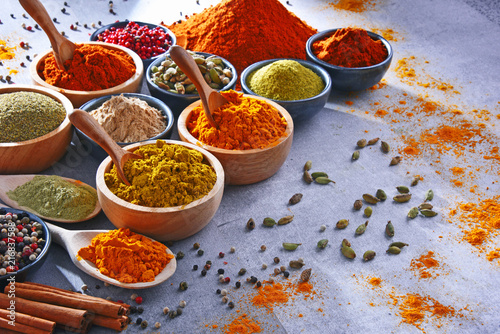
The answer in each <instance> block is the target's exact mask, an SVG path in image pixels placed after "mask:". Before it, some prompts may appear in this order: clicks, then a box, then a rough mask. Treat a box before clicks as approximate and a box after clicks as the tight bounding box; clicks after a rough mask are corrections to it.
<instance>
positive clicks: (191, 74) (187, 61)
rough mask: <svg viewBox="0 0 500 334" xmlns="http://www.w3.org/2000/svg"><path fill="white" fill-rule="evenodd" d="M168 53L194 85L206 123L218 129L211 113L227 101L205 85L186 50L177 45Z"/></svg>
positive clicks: (196, 66)
mask: <svg viewBox="0 0 500 334" xmlns="http://www.w3.org/2000/svg"><path fill="white" fill-rule="evenodd" d="M169 53H170V57H171V58H172V60H173V61H174V62H175V63H176V64H177V66H179V68H180V69H181V70H182V72H184V74H186V75H187V77H188V78H189V79H190V80H191V81H192V82H193V83H194V85H195V87H196V89H197V90H198V94H200V98H201V103H202V104H203V110H204V111H205V115H206V116H207V119H208V122H209V123H210V125H212V126H213V127H214V128H216V129H218V128H219V126H218V125H217V123H215V121H214V119H213V117H212V112H213V111H214V110H217V109H219V108H220V107H222V106H223V105H224V104H226V103H228V101H227V100H226V98H225V97H224V96H222V95H221V94H220V93H219V92H217V91H216V90H214V89H212V88H211V87H210V86H209V85H208V84H207V82H206V81H205V79H204V78H203V75H202V74H201V72H200V69H199V68H198V65H196V62H195V61H194V59H193V57H192V56H191V55H190V54H189V53H187V51H186V50H184V49H183V48H182V47H180V46H178V45H174V46H172V47H171V48H170V49H169Z"/></svg>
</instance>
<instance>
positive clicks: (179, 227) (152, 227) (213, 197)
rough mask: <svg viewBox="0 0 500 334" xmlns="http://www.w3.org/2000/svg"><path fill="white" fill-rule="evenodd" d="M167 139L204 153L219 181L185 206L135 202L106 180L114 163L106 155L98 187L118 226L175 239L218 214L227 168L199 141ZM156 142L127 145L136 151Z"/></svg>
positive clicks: (187, 235) (199, 228) (199, 227)
mask: <svg viewBox="0 0 500 334" xmlns="http://www.w3.org/2000/svg"><path fill="white" fill-rule="evenodd" d="M164 142H165V143H166V144H178V145H183V146H185V147H188V148H191V149H194V150H197V151H199V152H201V153H202V154H203V156H204V157H205V160H206V162H207V163H208V164H210V165H211V166H212V167H213V168H214V170H215V172H216V174H217V181H216V182H215V185H214V187H213V188H212V190H211V191H210V192H209V193H208V194H207V195H205V196H204V197H202V198H200V199H198V200H196V201H193V202H191V203H189V204H187V205H185V206H175V207H169V208H152V207H146V206H142V205H136V204H132V203H130V202H127V201H125V200H122V199H121V198H119V197H117V196H116V195H114V194H113V193H112V192H111V191H110V190H109V189H108V187H107V186H106V183H105V182H104V173H107V172H109V170H110V169H111V167H112V161H111V158H110V157H107V158H106V159H104V160H103V161H102V163H101V164H100V165H99V168H98V169H97V175H96V189H97V196H98V198H99V203H100V204H101V207H102V210H103V211H104V213H105V214H106V216H107V217H108V219H109V220H110V221H111V223H113V225H115V226H116V227H117V228H120V227H126V228H129V229H130V230H132V231H134V232H136V233H140V234H143V235H146V236H148V237H151V238H153V239H155V240H158V241H175V240H181V239H184V238H187V237H189V236H191V235H193V234H195V233H197V232H199V231H200V230H201V229H202V228H203V227H205V226H206V225H207V224H208V223H209V222H210V220H211V219H212V217H213V216H214V215H215V213H216V212H217V209H218V208H219V204H220V201H221V199H222V194H223V192H224V170H223V168H222V165H221V163H220V162H219V161H218V160H217V158H216V157H214V156H213V155H212V154H210V153H209V152H207V151H206V150H204V149H202V148H200V147H198V146H196V145H192V144H190V143H184V142H181V141H176V140H164ZM155 143H156V141H155V140H151V141H147V142H140V143H136V144H132V145H128V146H126V147H124V149H126V150H128V151H134V150H135V149H137V148H138V147H140V146H143V145H149V144H155Z"/></svg>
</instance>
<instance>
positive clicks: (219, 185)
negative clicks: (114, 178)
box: [96, 139, 225, 214]
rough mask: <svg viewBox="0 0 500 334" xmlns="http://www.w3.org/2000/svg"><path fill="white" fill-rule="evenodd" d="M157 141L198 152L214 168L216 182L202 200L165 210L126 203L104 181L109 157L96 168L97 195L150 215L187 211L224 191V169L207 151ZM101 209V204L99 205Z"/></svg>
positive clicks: (175, 141)
mask: <svg viewBox="0 0 500 334" xmlns="http://www.w3.org/2000/svg"><path fill="white" fill-rule="evenodd" d="M158 140H161V141H164V142H165V144H169V145H172V144H176V145H182V146H185V147H188V148H191V149H194V150H196V151H198V152H200V153H201V154H203V156H204V157H205V159H206V160H208V162H209V163H210V165H211V166H212V167H213V168H214V170H215V173H216V175H217V180H216V181H215V184H214V186H213V188H212V189H211V190H210V191H209V192H208V194H206V195H205V196H203V197H202V198H200V199H197V200H195V201H193V202H191V203H189V204H186V205H179V206H171V207H167V208H160V207H148V206H143V205H138V204H132V203H130V202H127V201H125V200H123V199H121V198H119V197H118V196H116V195H115V194H113V193H112V192H111V190H109V188H108V186H107V185H106V182H105V181H104V173H106V172H108V171H109V170H110V169H111V164H112V161H111V157H109V156H108V157H106V158H105V159H104V160H103V161H102V162H101V164H100V165H99V167H98V168H97V173H96V189H97V192H98V194H99V192H101V193H102V194H103V195H104V196H105V197H106V198H108V199H109V200H110V201H112V202H115V203H116V204H117V205H119V206H121V207H124V208H127V209H130V210H134V211H139V212H144V213H152V214H155V213H160V214H165V213H176V212H182V211H184V210H188V209H191V208H194V207H197V206H199V205H202V204H205V203H206V202H208V201H210V200H211V199H212V198H214V197H215V196H216V194H217V193H219V191H221V190H223V189H224V179H225V175H224V169H223V167H222V164H221V163H220V161H219V160H218V159H217V158H216V157H215V156H214V155H213V154H212V153H210V152H208V151H207V150H205V149H203V148H201V147H199V146H196V145H193V144H191V143H186V142H183V141H178V140H172V139H158ZM155 143H156V140H148V141H144V142H140V143H134V144H131V145H127V146H125V147H124V149H125V150H128V151H132V150H134V149H136V148H138V147H139V146H144V145H151V144H155ZM101 207H102V204H101Z"/></svg>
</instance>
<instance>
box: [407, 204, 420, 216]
mask: <svg viewBox="0 0 500 334" xmlns="http://www.w3.org/2000/svg"><path fill="white" fill-rule="evenodd" d="M417 216H418V208H417V207H416V206H414V207H413V208H411V209H410V211H408V218H411V219H413V218H415V217H417Z"/></svg>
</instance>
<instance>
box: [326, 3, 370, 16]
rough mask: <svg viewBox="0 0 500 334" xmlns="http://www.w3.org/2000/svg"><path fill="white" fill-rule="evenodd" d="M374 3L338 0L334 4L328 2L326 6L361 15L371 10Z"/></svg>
mask: <svg viewBox="0 0 500 334" xmlns="http://www.w3.org/2000/svg"><path fill="white" fill-rule="evenodd" d="M376 3H377V2H376V1H373V0H338V1H336V2H329V3H328V5H329V6H330V7H332V8H335V9H340V10H347V11H350V12H354V13H363V12H365V11H366V10H373V9H374V7H375V5H376Z"/></svg>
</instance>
